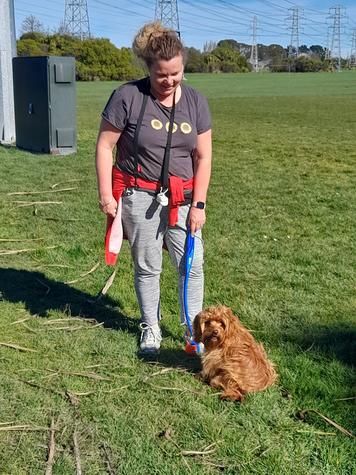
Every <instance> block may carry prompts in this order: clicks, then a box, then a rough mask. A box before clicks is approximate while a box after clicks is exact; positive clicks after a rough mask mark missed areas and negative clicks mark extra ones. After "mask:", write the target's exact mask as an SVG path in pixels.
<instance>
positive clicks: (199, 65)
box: [184, 48, 207, 73]
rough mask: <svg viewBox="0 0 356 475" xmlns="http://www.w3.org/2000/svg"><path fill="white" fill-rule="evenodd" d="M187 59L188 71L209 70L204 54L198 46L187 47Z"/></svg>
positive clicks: (201, 71)
mask: <svg viewBox="0 0 356 475" xmlns="http://www.w3.org/2000/svg"><path fill="white" fill-rule="evenodd" d="M186 55H187V61H186V63H185V67H184V69H185V71H186V72H187V73H203V72H206V71H207V65H206V62H205V61H204V55H203V54H202V53H201V52H200V51H199V50H198V49H196V48H186Z"/></svg>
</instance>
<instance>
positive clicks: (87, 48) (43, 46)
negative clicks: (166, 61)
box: [17, 32, 144, 81]
mask: <svg viewBox="0 0 356 475" xmlns="http://www.w3.org/2000/svg"><path fill="white" fill-rule="evenodd" d="M17 51H18V55H19V56H40V55H51V56H74V57H75V59H76V74H77V79H79V80H84V81H91V80H95V79H102V80H130V79H135V78H138V77H141V76H143V74H144V71H143V69H142V68H140V67H139V66H138V64H137V62H136V61H135V58H134V55H133V53H132V51H131V49H129V48H116V46H115V45H113V44H112V43H111V42H110V41H109V40H108V39H106V38H95V39H94V38H93V39H87V40H83V41H82V40H80V39H79V38H76V37H74V36H69V35H59V34H54V35H45V34H43V33H35V32H34V33H25V34H24V35H22V36H21V38H20V39H19V40H18V42H17Z"/></svg>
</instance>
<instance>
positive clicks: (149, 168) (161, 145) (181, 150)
mask: <svg viewBox="0 0 356 475" xmlns="http://www.w3.org/2000/svg"><path fill="white" fill-rule="evenodd" d="M144 93H146V94H149V97H148V100H147V105H146V109H145V113H144V117H143V120H142V126H141V129H140V132H139V137H138V158H139V176H140V177H141V178H144V179H146V180H151V181H158V180H159V179H160V176H161V170H162V164H163V157H164V151H165V148H166V143H167V132H168V127H169V117H170V112H171V108H170V107H165V106H163V105H162V104H161V103H160V102H159V101H158V100H157V99H156V98H155V97H154V96H152V94H150V93H149V80H148V78H144V79H140V80H138V81H133V82H129V83H127V84H124V85H122V86H121V87H119V88H118V89H116V90H115V91H114V92H113V93H112V95H111V97H110V99H109V101H108V103H107V104H106V106H105V109H104V111H103V113H102V117H103V118H104V119H105V120H106V121H108V122H109V123H110V124H111V125H113V126H114V127H116V128H117V129H119V130H122V134H121V135H120V138H119V140H118V143H117V149H116V166H117V167H118V168H119V169H120V170H122V171H124V172H126V173H129V174H130V175H133V173H134V154H133V139H134V135H135V130H136V124H137V120H138V117H139V114H140V110H141V105H142V99H143V95H144ZM210 128H211V117H210V111H209V107H208V103H207V100H206V99H205V98H204V97H203V96H202V95H201V94H200V93H199V92H197V91H196V90H195V89H193V88H191V87H189V86H186V85H182V94H181V97H180V99H179V101H178V102H177V104H176V108H175V116H174V126H173V134H172V144H171V153H170V161H169V173H170V175H176V176H179V177H181V178H183V180H188V179H189V178H192V177H193V160H192V156H193V152H194V149H195V147H196V142H197V135H198V134H202V133H203V132H206V131H207V130H209V129H210Z"/></svg>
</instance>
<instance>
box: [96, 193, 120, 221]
mask: <svg viewBox="0 0 356 475" xmlns="http://www.w3.org/2000/svg"><path fill="white" fill-rule="evenodd" d="M99 209H100V211H101V212H102V213H104V214H106V215H107V216H111V217H112V218H115V216H116V213H117V201H116V200H115V198H114V197H112V198H111V199H110V200H108V201H106V202H103V201H99Z"/></svg>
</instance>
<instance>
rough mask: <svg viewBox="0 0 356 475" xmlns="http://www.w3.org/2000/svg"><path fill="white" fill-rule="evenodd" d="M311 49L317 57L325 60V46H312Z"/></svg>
mask: <svg viewBox="0 0 356 475" xmlns="http://www.w3.org/2000/svg"><path fill="white" fill-rule="evenodd" d="M309 49H310V51H311V53H313V54H314V55H315V56H319V58H320V59H325V48H324V47H323V46H320V45H312V46H311V47H310V48H309Z"/></svg>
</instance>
